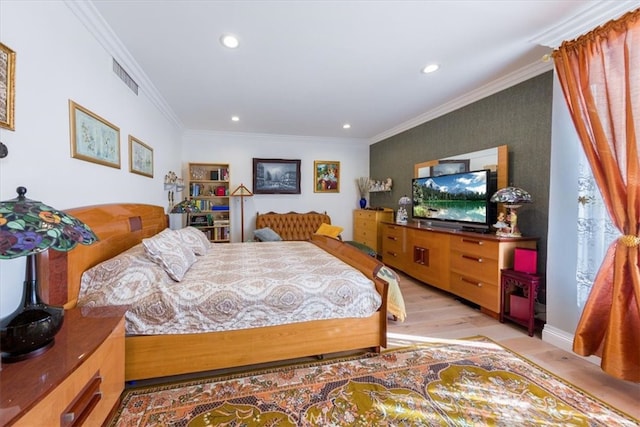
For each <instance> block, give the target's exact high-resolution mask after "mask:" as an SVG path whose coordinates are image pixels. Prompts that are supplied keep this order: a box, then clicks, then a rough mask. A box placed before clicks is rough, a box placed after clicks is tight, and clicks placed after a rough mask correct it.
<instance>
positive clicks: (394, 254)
mask: <svg viewBox="0 0 640 427" xmlns="http://www.w3.org/2000/svg"><path fill="white" fill-rule="evenodd" d="M387 255H391V256H395V257H397V256H398V254H397V253H395V252H390V251H387Z"/></svg>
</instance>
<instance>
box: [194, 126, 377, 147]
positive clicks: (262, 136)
mask: <svg viewBox="0 0 640 427" xmlns="http://www.w3.org/2000/svg"><path fill="white" fill-rule="evenodd" d="M189 137H207V138H213V137H216V138H221V139H225V138H226V139H230V138H238V139H245V140H277V141H278V142H284V143H287V144H288V143H291V142H295V143H303V142H304V143H311V144H320V143H322V144H354V143H355V144H363V145H369V140H368V139H366V138H346V137H333V136H326V137H324V136H309V135H286V134H274V133H257V132H256V133H254V132H232V131H217V130H206V129H187V130H185V131H184V132H183V138H189Z"/></svg>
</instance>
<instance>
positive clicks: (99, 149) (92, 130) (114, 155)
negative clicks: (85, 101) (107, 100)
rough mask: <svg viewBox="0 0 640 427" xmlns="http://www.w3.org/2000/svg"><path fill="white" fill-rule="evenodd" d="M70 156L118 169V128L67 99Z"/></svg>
mask: <svg viewBox="0 0 640 427" xmlns="http://www.w3.org/2000/svg"><path fill="white" fill-rule="evenodd" d="M69 128H70V129H69V130H70V135H71V157H73V158H74V159H80V160H86V161H88V162H93V163H98V164H101V165H104V166H109V167H112V168H116V169H120V128H119V127H117V126H115V125H113V124H111V123H109V122H108V121H107V120H105V119H103V118H102V117H100V116H98V115H97V114H95V113H93V112H91V111H89V110H88V109H86V108H84V107H83V106H81V105H79V104H76V103H75V102H73V101H72V100H69Z"/></svg>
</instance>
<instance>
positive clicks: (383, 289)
mask: <svg viewBox="0 0 640 427" xmlns="http://www.w3.org/2000/svg"><path fill="white" fill-rule="evenodd" d="M66 212H67V213H69V214H71V215H73V216H75V217H76V218H78V219H79V220H81V221H83V222H85V223H86V224H88V225H89V226H90V227H91V228H92V229H93V231H94V232H95V233H96V235H97V236H98V237H99V239H100V240H99V241H98V242H97V243H95V244H93V245H91V246H82V245H78V246H77V247H76V248H75V249H74V250H72V251H70V252H56V251H48V252H45V253H43V254H40V255H39V260H38V261H39V262H38V264H39V266H38V268H39V274H40V278H41V282H42V284H43V285H44V286H43V290H42V294H43V298H44V299H45V300H48V302H49V303H50V304H61V305H64V306H65V308H67V309H69V308H73V307H75V305H76V302H77V297H78V292H79V287H80V279H81V276H82V273H83V272H84V271H85V270H87V269H89V268H91V267H93V266H94V265H97V264H98V263H100V262H102V261H104V260H106V259H109V258H112V257H113V256H115V255H117V254H118V253H120V252H122V251H124V250H126V249H128V248H130V247H132V246H134V245H136V244H138V243H139V242H141V241H142V239H143V238H146V237H150V236H153V235H154V234H156V233H158V232H160V231H161V230H163V229H164V228H166V227H167V225H168V220H167V216H166V214H165V213H164V209H163V208H162V207H160V206H152V205H143V204H108V205H98V206H88V207H81V208H75V209H69V210H66ZM311 241H312V242H313V243H315V244H316V245H318V246H319V247H321V248H323V249H324V250H326V251H327V252H329V253H331V254H333V255H334V256H336V257H338V258H340V259H342V260H343V261H344V262H346V263H348V264H350V265H352V266H353V267H355V268H357V269H358V270H360V271H361V272H362V273H364V274H365V275H366V276H367V277H369V278H370V279H372V280H373V281H374V282H375V285H376V288H377V290H378V292H379V293H380V295H381V296H382V301H383V304H382V306H381V307H380V309H379V310H378V311H377V312H376V313H375V314H374V315H373V316H371V317H368V318H349V319H340V320H319V321H311V322H301V323H295V324H288V325H281V326H270V327H265V328H253V329H244V330H238V331H229V332H212V333H201V334H181V335H179V334H178V335H145V336H129V337H126V338H125V364H126V366H125V380H126V381H131V380H139V379H145V378H155V377H164V376H169V375H178V374H186V373H192V372H201V371H208V370H214V369H222V368H229V367H237V366H246V365H252V364H257V363H265V362H273V361H279V360H286V359H293V358H299V357H307V356H320V355H325V354H329V353H337V352H343V351H351V350H359V349H373V350H374V351H380V347H386V346H387V314H386V313H387V306H386V301H387V283H386V282H385V281H383V280H381V279H378V278H376V277H375V275H376V273H377V271H378V269H379V268H380V267H381V266H382V263H380V262H379V261H377V260H376V259H374V258H372V257H370V256H368V255H366V254H365V253H363V252H360V251H359V250H357V249H355V248H353V247H352V246H350V245H346V244H344V243H343V242H340V241H338V240H335V239H331V238H328V237H325V236H319V235H314V236H313V238H312V240H311ZM247 244H259V243H247Z"/></svg>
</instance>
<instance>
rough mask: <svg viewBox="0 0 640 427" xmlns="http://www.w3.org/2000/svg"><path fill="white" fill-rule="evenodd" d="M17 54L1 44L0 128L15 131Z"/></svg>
mask: <svg viewBox="0 0 640 427" xmlns="http://www.w3.org/2000/svg"><path fill="white" fill-rule="evenodd" d="M15 70H16V53H15V52H14V51H12V50H11V49H9V48H8V47H7V46H5V45H3V44H2V43H0V127H2V128H6V129H9V130H14V128H15V127H14V117H13V115H14V111H15V110H14V105H15Z"/></svg>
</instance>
